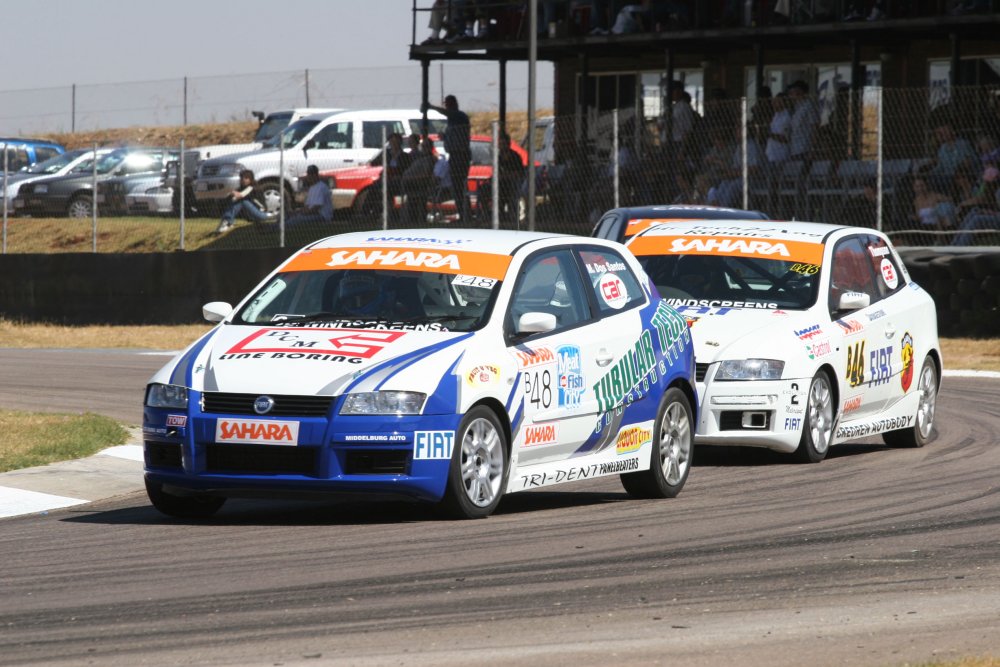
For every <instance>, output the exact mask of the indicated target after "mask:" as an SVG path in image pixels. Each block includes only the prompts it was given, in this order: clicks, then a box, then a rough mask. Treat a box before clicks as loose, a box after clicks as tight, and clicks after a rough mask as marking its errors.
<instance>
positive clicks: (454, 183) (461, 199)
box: [421, 95, 472, 223]
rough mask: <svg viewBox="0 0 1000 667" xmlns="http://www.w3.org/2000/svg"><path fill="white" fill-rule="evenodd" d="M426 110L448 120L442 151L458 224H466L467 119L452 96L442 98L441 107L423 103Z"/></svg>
mask: <svg viewBox="0 0 1000 667" xmlns="http://www.w3.org/2000/svg"><path fill="white" fill-rule="evenodd" d="M427 109H433V110H435V111H438V112H440V113H442V114H444V116H445V117H446V118H447V119H448V126H447V128H446V129H445V132H444V150H445V153H447V154H448V171H449V180H450V181H451V187H452V190H453V191H454V193H455V206H456V207H457V208H458V215H459V218H458V222H459V223H468V222H470V220H469V202H468V197H467V196H466V191H467V189H468V187H469V164H470V162H471V161H472V153H471V148H470V146H469V117H468V116H467V115H466V113H465V112H464V111H461V110H460V109H459V108H458V99H456V98H455V96H454V95H448V96H447V97H445V98H444V106H443V107H436V106H434V105H432V104H428V103H427V102H424V104H423V105H422V108H421V111H426V110H427Z"/></svg>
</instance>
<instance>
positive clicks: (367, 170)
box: [324, 165, 382, 183]
mask: <svg viewBox="0 0 1000 667" xmlns="http://www.w3.org/2000/svg"><path fill="white" fill-rule="evenodd" d="M381 175H382V167H381V166H378V167H372V166H370V165H365V166H363V167H345V168H343V169H333V170H331V171H328V172H325V173H324V176H333V177H334V178H336V179H337V182H338V183H339V182H340V181H345V182H346V181H377V180H378V179H379V177H381Z"/></svg>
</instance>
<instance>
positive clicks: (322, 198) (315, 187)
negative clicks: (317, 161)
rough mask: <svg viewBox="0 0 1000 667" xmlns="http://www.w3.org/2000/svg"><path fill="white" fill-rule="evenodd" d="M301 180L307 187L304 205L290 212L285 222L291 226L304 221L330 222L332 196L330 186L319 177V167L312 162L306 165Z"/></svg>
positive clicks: (331, 216)
mask: <svg viewBox="0 0 1000 667" xmlns="http://www.w3.org/2000/svg"><path fill="white" fill-rule="evenodd" d="M303 182H304V183H305V184H306V185H307V186H308V187H309V191H308V192H307V193H306V204H305V207H304V208H302V209H301V210H299V211H296V212H295V213H294V214H292V216H291V217H290V218H288V220H286V221H285V224H286V225H288V226H292V225H300V224H302V223H305V222H332V221H333V196H332V193H331V192H330V186H329V185H327V184H326V181H324V180H323V179H321V178H320V177H319V167H317V166H316V165H314V164H311V165H309V166H308V167H306V176H305V178H304V179H303Z"/></svg>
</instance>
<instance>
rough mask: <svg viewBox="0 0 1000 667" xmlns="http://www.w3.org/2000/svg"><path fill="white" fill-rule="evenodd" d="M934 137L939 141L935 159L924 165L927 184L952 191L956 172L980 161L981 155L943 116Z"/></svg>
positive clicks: (934, 187) (933, 188)
mask: <svg viewBox="0 0 1000 667" xmlns="http://www.w3.org/2000/svg"><path fill="white" fill-rule="evenodd" d="M934 138H935V140H936V141H937V143H938V149H937V154H936V155H935V157H934V161H933V162H932V163H931V164H929V165H927V166H926V167H924V170H923V175H924V176H925V177H926V178H927V185H928V186H930V187H931V189H932V190H937V191H938V192H946V193H951V192H952V187H953V186H954V178H955V174H956V172H958V170H959V169H960V168H961V167H963V166H971V165H975V164H978V163H979V156H978V155H976V151H975V150H974V149H973V148H972V144H970V143H969V142H968V140H966V139H963V138H962V137H959V136H958V135H956V134H955V130H954V128H953V127H952V124H951V121H950V120H948V119H947V118H945V117H943V116H942V117H941V118H940V119H939V120H938V121H937V122H936V123H935V124H934Z"/></svg>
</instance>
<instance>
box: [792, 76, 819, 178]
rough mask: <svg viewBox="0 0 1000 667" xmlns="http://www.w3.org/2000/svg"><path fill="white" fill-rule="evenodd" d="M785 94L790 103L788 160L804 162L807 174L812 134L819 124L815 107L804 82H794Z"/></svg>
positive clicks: (807, 86) (810, 156) (810, 155)
mask: <svg viewBox="0 0 1000 667" xmlns="http://www.w3.org/2000/svg"><path fill="white" fill-rule="evenodd" d="M786 92H787V93H788V99H789V102H790V103H791V109H790V110H791V121H790V124H789V138H788V158H789V159H790V160H802V161H803V162H805V163H806V165H807V168H806V172H807V173H808V171H809V170H808V164H809V161H810V160H811V158H812V141H813V134H814V132H815V131H816V125H817V124H818V123H819V114H818V113H817V112H816V105H815V104H814V103H813V101H812V99H810V97H809V85H808V84H807V83H806V82H805V81H796V82H795V83H793V84H792V85H790V86H788V90H787V91H786Z"/></svg>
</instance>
